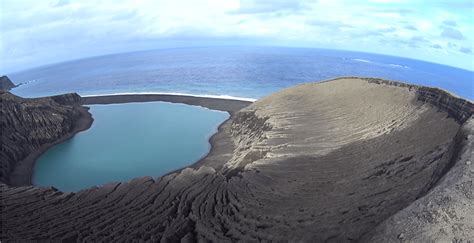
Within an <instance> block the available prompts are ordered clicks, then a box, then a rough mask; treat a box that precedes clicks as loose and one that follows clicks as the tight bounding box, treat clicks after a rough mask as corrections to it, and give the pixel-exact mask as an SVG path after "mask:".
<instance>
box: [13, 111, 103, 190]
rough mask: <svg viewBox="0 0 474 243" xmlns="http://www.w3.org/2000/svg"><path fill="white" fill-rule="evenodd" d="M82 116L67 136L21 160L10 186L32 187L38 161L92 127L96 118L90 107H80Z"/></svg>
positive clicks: (14, 171) (15, 169)
mask: <svg viewBox="0 0 474 243" xmlns="http://www.w3.org/2000/svg"><path fill="white" fill-rule="evenodd" d="M80 108H82V109H80V112H81V116H80V118H79V119H78V120H76V121H75V124H74V128H73V129H72V131H70V132H69V133H67V134H66V135H64V136H62V137H60V138H59V139H58V140H56V141H54V142H51V143H46V144H43V145H41V146H40V147H39V148H37V149H35V150H34V151H32V152H31V153H30V154H28V156H26V157H25V158H24V159H22V160H20V161H19V162H18V163H17V165H16V166H15V168H14V170H13V171H12V173H11V174H10V185H12V186H32V185H33V174H34V168H35V164H36V161H37V160H38V159H39V157H40V156H41V155H43V154H44V153H45V152H46V151H48V150H49V149H50V148H52V147H54V146H55V145H58V144H60V143H63V142H65V141H67V140H69V139H71V138H73V137H74V135H76V134H77V133H80V132H82V131H85V130H87V129H89V128H90V127H91V126H92V123H93V122H94V118H92V114H91V113H89V108H88V107H80Z"/></svg>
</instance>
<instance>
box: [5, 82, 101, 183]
mask: <svg viewBox="0 0 474 243" xmlns="http://www.w3.org/2000/svg"><path fill="white" fill-rule="evenodd" d="M80 100H81V97H80V96H79V95H77V94H66V95H60V96H53V97H49V98H39V99H22V98H20V97H17V96H15V95H13V94H11V93H8V92H3V91H0V114H1V116H0V128H1V129H2V140H1V145H2V149H1V151H0V159H1V162H0V182H3V183H7V184H14V185H17V184H29V179H30V178H31V174H26V175H25V174H21V175H15V177H21V178H17V179H18V180H16V179H15V180H13V181H12V180H11V175H12V174H16V173H15V172H14V170H15V168H17V167H19V168H21V167H29V168H30V169H28V170H27V171H30V173H31V167H32V163H33V162H34V159H35V158H34V157H35V155H39V154H41V152H42V151H44V150H46V149H47V148H48V147H49V146H51V145H53V144H54V143H57V142H58V141H61V140H63V139H65V138H66V137H68V135H70V136H72V134H74V133H75V132H77V131H78V130H84V129H87V128H88V127H89V126H90V123H91V122H92V119H91V117H90V114H88V112H87V109H86V108H84V107H79V106H77V105H75V104H78V103H80ZM25 180H26V182H24V183H17V181H25Z"/></svg>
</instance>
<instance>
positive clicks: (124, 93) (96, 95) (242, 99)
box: [81, 92, 257, 102]
mask: <svg viewBox="0 0 474 243" xmlns="http://www.w3.org/2000/svg"><path fill="white" fill-rule="evenodd" d="M148 94H149V95H176V96H191V97H198V98H213V99H223V100H241V101H250V102H254V101H256V100H257V99H254V98H246V97H237V96H230V95H196V94H186V93H164V92H120V93H107V94H93V95H81V96H82V97H99V96H112V95H148Z"/></svg>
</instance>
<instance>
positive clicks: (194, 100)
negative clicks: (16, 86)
mask: <svg viewBox="0 0 474 243" xmlns="http://www.w3.org/2000/svg"><path fill="white" fill-rule="evenodd" d="M45 98H47V97H45ZM81 100H82V101H81V103H80V104H77V105H80V108H81V109H80V111H81V116H80V118H79V119H78V120H76V121H75V124H74V128H73V130H72V131H70V132H69V133H68V134H66V135H64V136H62V137H60V138H59V139H58V140H56V141H54V142H52V143H47V144H43V145H42V146H40V147H39V148H37V149H36V150H34V151H32V152H31V153H30V154H29V155H28V156H27V157H25V158H24V159H22V160H21V161H19V162H18V163H17V165H16V166H15V168H14V170H13V171H12V173H11V175H10V185H12V186H34V185H33V183H32V181H33V175H34V168H35V164H36V161H37V160H38V158H39V157H40V156H41V155H42V154H44V153H45V152H46V151H47V150H49V149H50V148H52V147H53V146H55V145H58V144H60V143H63V142H65V141H67V140H69V139H71V138H73V137H74V135H76V134H77V133H79V132H82V131H85V130H87V129H89V128H90V127H91V126H92V123H93V121H94V119H93V118H92V114H91V113H89V112H88V110H89V108H88V107H87V105H107V104H124V103H142V102H156V101H161V102H170V103H180V104H186V105H194V106H201V107H205V108H208V109H211V110H219V111H225V112H228V113H229V114H230V116H229V118H228V119H226V120H225V121H224V122H222V123H221V124H219V126H218V128H217V132H216V133H214V134H212V136H210V138H209V140H208V142H209V144H210V146H211V147H210V149H209V151H208V153H207V154H206V155H204V156H203V157H201V158H200V159H198V160H197V161H195V162H193V163H192V164H190V165H189V166H185V167H182V168H179V169H176V170H173V171H171V172H168V173H166V174H164V175H168V174H172V173H176V172H179V171H181V170H183V169H185V168H188V167H191V168H198V167H200V166H203V165H205V166H211V167H213V168H215V169H216V168H217V167H218V165H217V164H215V163H212V160H209V159H208V158H209V157H210V156H220V155H221V154H222V153H224V152H222V149H220V150H219V151H216V146H215V145H216V143H217V142H220V141H221V140H222V139H223V137H226V136H225V135H224V136H223V134H222V130H223V129H222V127H223V126H224V125H225V124H227V122H228V121H229V120H230V119H231V118H232V116H233V114H234V113H235V112H237V111H238V110H240V109H242V108H244V107H246V106H248V105H250V104H251V103H252V102H250V101H244V100H231V99H223V98H210V97H198V96H187V95H169V94H166V95H162V94H121V95H103V96H100V95H99V96H88V97H81ZM224 139H225V138H224ZM229 139H230V137H229V138H227V139H226V140H229ZM222 147H223V148H225V149H224V151H225V152H228V151H229V146H222ZM164 175H163V176H164ZM150 176H154V175H150ZM97 186H101V185H97Z"/></svg>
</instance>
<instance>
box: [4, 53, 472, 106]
mask: <svg viewBox="0 0 474 243" xmlns="http://www.w3.org/2000/svg"><path fill="white" fill-rule="evenodd" d="M8 76H9V77H10V79H11V80H12V81H13V82H14V83H16V84H18V83H24V84H23V85H21V86H20V87H18V88H15V89H13V90H12V92H13V93H14V94H17V95H20V96H24V97H38V96H46V95H54V94H60V93H67V92H77V93H79V94H80V95H84V96H86V95H98V94H116V93H177V94H192V95H204V96H212V97H215V96H217V97H224V98H225V97H240V98H246V99H258V98H260V97H263V96H265V95H268V94H271V93H273V92H275V91H278V90H281V89H284V88H287V87H290V86H293V85H296V84H300V83H305V82H313V81H320V80H327V79H332V78H336V77H340V76H364V77H378V78H385V79H391V80H398V81H403V82H407V83H413V84H420V85H425V86H432V87H438V88H442V89H445V90H448V91H450V92H452V93H454V94H456V95H458V96H461V97H464V98H468V99H470V100H473V97H474V72H472V71H468V70H463V69H459V68H454V67H449V66H445V65H439V64H435V63H429V62H423V61H418V60H413V59H407V58H401V57H393V56H385V55H377V54H369V53H362V52H349V51H338V50H325V49H311V48H284V47H200V48H179V49H166V50H154V51H141V52H133V53H125V54H114V55H107V56H100V57H91V58H86V59H81V60H74V61H68V62H63V63H58V64H52V65H47V66H42V67H37V68H33V69H29V70H25V71H21V72H16V73H10V74H8Z"/></svg>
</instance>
